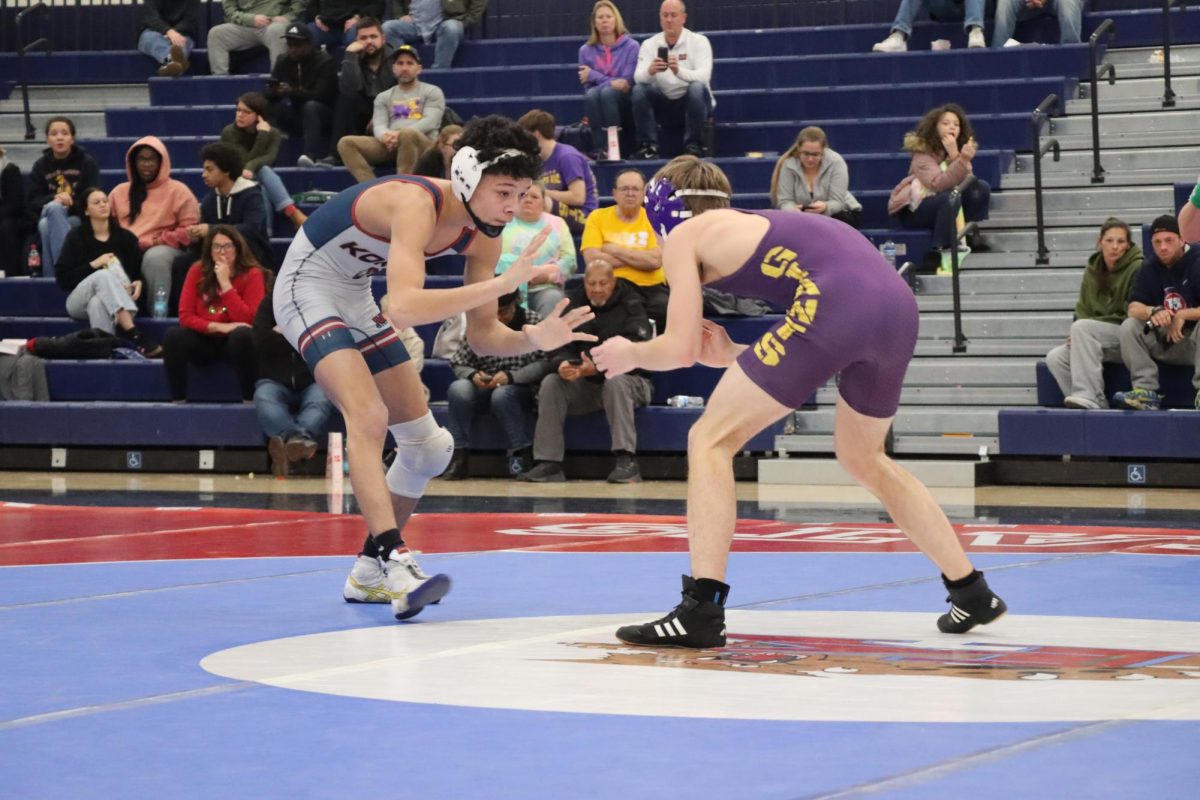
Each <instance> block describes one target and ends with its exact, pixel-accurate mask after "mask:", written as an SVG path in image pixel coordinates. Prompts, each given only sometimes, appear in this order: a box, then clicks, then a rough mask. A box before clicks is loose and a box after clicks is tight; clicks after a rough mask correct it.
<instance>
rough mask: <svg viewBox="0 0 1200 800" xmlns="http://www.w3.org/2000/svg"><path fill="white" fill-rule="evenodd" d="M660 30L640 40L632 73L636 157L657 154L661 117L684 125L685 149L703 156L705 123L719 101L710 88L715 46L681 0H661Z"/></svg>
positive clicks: (675, 123) (689, 152)
mask: <svg viewBox="0 0 1200 800" xmlns="http://www.w3.org/2000/svg"><path fill="white" fill-rule="evenodd" d="M658 21H659V24H660V25H661V26H662V32H661V33H656V34H654V35H653V36H651V37H650V38H649V39H647V40H646V41H644V42H642V47H641V50H640V51H639V52H638V63H637V70H635V71H634V73H633V80H634V86H633V125H634V129H635V131H636V133H637V141H638V150H637V152H636V153H634V156H633V157H634V158H637V159H643V160H648V159H655V158H658V124H659V122H660V121H662V122H665V123H668V125H669V126H672V127H678V123H679V122H680V121H681V120H682V122H683V128H684V136H683V149H684V152H686V153H687V154H689V155H694V156H705V155H709V154H708V153H706V152H705V149H704V143H703V131H704V122H705V120H707V119H708V117H709V115H710V114H711V113H712V111H713V109H714V108H715V107H716V101H715V100H713V96H712V89H711V87H710V84H711V82H712V65H713V59H712V45H711V44H709V41H708V38H707V37H706V36H704V34H701V33H695V32H693V31H690V30H688V29H687V28H686V27H684V25H685V24H686V23H687V6H685V5H684V4H683V0H663V4H662V5H661V6H660V7H659V10H658Z"/></svg>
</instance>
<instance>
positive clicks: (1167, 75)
mask: <svg viewBox="0 0 1200 800" xmlns="http://www.w3.org/2000/svg"><path fill="white" fill-rule="evenodd" d="M1176 2H1178V3H1179V6H1180V8H1182V7H1183V6H1184V5H1185V4H1186V3H1185V0H1163V15H1162V28H1163V46H1162V52H1163V98H1162V107H1163V108H1174V107H1175V90H1174V89H1172V88H1171V6H1173V5H1175V3H1176Z"/></svg>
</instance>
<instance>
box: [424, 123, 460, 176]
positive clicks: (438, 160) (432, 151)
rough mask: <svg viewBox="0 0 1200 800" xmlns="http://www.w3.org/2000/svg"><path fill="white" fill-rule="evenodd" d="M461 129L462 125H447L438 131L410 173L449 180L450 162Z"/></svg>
mask: <svg viewBox="0 0 1200 800" xmlns="http://www.w3.org/2000/svg"><path fill="white" fill-rule="evenodd" d="M462 131H463V129H462V125H447V126H445V127H444V128H442V129H441V130H440V131H438V136H437V139H435V140H434V142H433V144H432V145H430V146H429V147H428V148H427V149H426V150H425V152H424V153H422V154H421V157H420V158H418V159H417V163H416V165H415V166H414V167H413V170H412V174H413V175H422V176H424V177H426V178H441V179H442V180H450V162H451V161H453V160H454V151H455V150H457V149H458V147H457V145H458V140H459V138H460V137H461V136H462Z"/></svg>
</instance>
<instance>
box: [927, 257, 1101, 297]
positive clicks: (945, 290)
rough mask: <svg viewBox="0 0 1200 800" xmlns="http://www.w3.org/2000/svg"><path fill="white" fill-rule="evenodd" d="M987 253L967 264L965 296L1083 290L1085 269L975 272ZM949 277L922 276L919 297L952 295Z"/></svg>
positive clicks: (961, 280) (963, 277)
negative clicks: (976, 263)
mask: <svg viewBox="0 0 1200 800" xmlns="http://www.w3.org/2000/svg"><path fill="white" fill-rule="evenodd" d="M983 255H986V254H985V253H972V254H971V255H970V256H968V257H967V260H966V262H965V264H966V269H964V270H963V272H962V274H961V275H960V276H959V285H960V286H961V289H962V291H963V293H964V294H996V295H1004V296H1010V293H1012V292H1017V293H1020V294H1021V295H1030V294H1046V293H1061V292H1064V291H1066V290H1068V289H1071V290H1072V291H1073V290H1074V288H1075V287H1078V286H1079V281H1080V279H1081V278H1082V276H1083V270H1082V268H1075V269H1048V268H1046V269H1040V270H1033V269H1030V270H1021V271H1018V270H985V269H975V268H974V264H975V260H976V259H977V258H979V257H980V256H983ZM951 290H952V289H951V279H950V276H949V275H918V276H917V294H918V295H920V296H922V297H928V296H930V295H943V294H949V293H950V292H951ZM1075 299H1076V298H1075V294H1073V293H1072V294H1071V302H1070V307H1071V308H1074V307H1075Z"/></svg>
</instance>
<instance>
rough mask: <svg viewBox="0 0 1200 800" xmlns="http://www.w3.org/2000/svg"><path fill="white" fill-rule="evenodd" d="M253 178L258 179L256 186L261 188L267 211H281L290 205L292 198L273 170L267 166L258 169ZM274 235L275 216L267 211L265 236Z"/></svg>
mask: <svg viewBox="0 0 1200 800" xmlns="http://www.w3.org/2000/svg"><path fill="white" fill-rule="evenodd" d="M254 177H255V178H257V179H258V184H259V186H260V187H262V193H263V199H265V200H266V201H267V208H268V209H273V210H275V211H283V210H284V209H285V208H287V207H288V206H290V205H291V204H292V196H291V195H290V194H288V190H287V187H286V186H284V185H283V179H282V178H280V177H279V173H277V172H276V171H275V170H273V169H271V168H270V167H267V166H263V167H259V168H258V172H256V173H254ZM274 235H275V215H274V214H272V213H270V211H268V212H267V236H268V237H270V236H274Z"/></svg>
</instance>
